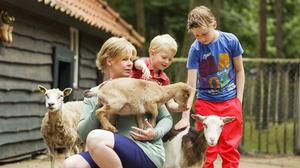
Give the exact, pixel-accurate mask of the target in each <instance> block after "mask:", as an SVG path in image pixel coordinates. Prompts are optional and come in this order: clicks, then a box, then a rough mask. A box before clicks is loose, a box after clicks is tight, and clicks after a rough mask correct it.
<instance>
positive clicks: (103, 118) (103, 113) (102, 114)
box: [96, 105, 118, 132]
mask: <svg viewBox="0 0 300 168" xmlns="http://www.w3.org/2000/svg"><path fill="white" fill-rule="evenodd" d="M108 110H109V109H108V107H107V106H106V105H104V106H103V107H101V108H100V109H98V110H96V116H97V118H98V119H99V121H100V123H101V126H102V128H103V129H105V130H108V131H111V132H118V130H117V129H116V127H114V126H113V125H112V124H111V123H110V122H109V120H108V115H107V113H108Z"/></svg>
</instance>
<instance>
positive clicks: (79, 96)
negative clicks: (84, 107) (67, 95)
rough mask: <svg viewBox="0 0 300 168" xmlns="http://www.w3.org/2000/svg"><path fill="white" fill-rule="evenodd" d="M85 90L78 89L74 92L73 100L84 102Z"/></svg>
mask: <svg viewBox="0 0 300 168" xmlns="http://www.w3.org/2000/svg"><path fill="white" fill-rule="evenodd" d="M84 91H85V89H76V90H74V91H73V92H72V94H73V100H83V98H84V97H83V92H84Z"/></svg>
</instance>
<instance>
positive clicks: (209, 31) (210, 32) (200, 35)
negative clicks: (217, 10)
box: [191, 26, 217, 45]
mask: <svg viewBox="0 0 300 168" xmlns="http://www.w3.org/2000/svg"><path fill="white" fill-rule="evenodd" d="M191 32H192V34H193V35H194V36H195V38H196V39H197V40H198V41H199V42H201V43H202V44H205V45H207V44H209V43H211V42H212V41H213V40H214V39H215V38H216V36H217V33H216V30H215V27H214V26H209V27H197V28H192V29H191Z"/></svg>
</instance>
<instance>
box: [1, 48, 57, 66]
mask: <svg viewBox="0 0 300 168" xmlns="http://www.w3.org/2000/svg"><path fill="white" fill-rule="evenodd" d="M0 62H8V63H22V64H39V65H49V64H50V65H51V64H52V63H53V61H52V55H51V54H41V53H35V52H30V51H20V50H16V49H13V48H4V49H3V52H0Z"/></svg>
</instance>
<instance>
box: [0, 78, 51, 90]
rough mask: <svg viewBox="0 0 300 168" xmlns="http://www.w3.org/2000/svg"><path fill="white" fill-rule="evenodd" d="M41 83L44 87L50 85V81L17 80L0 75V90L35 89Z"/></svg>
mask: <svg viewBox="0 0 300 168" xmlns="http://www.w3.org/2000/svg"><path fill="white" fill-rule="evenodd" d="M39 84H41V85H43V86H45V87H46V88H50V87H51V83H44V82H38V81H37V82H35V81H26V80H19V79H15V78H8V77H2V76H0V90H7V91H9V90H27V91H37V90H38V87H37V86H38V85H39Z"/></svg>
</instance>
